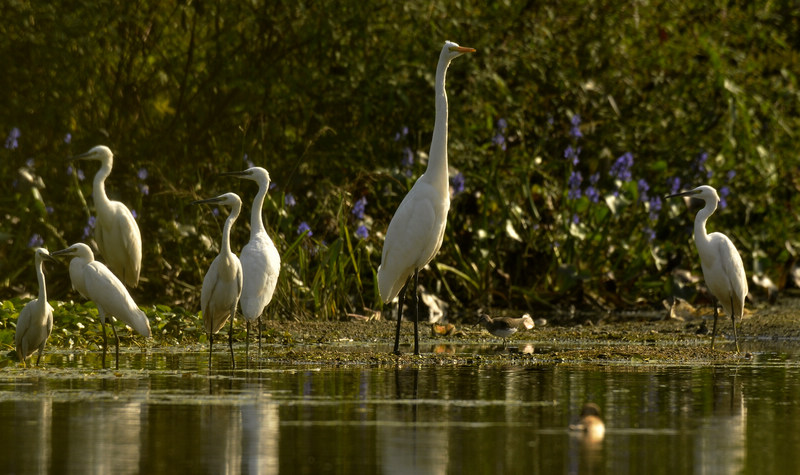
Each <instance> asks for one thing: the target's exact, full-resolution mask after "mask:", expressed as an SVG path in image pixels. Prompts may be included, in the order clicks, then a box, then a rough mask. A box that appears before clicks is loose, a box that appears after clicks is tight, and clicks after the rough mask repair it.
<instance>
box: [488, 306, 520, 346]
mask: <svg viewBox="0 0 800 475" xmlns="http://www.w3.org/2000/svg"><path fill="white" fill-rule="evenodd" d="M478 324H481V325H483V327H484V328H486V330H487V331H488V332H489V333H491V334H492V335H494V336H499V337H500V338H502V339H503V346H506V338H508V337H510V336H511V335H513V334H514V333H517V330H519V329H521V328H524V329H526V330H530V329H532V328H533V327H534V323H533V319H532V318H531V316H530V315H528V314H527V313H526V314H525V315H523V316H521V317H517V318H514V317H494V318H492V317H490V316H489V315H486V314H485V313H484V314H482V315H481V316H480V319H479V320H478Z"/></svg>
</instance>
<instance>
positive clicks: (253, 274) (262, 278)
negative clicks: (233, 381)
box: [222, 167, 281, 354]
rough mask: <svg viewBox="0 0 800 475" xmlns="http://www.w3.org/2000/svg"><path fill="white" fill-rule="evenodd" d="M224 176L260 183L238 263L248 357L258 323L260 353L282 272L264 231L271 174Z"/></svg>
mask: <svg viewBox="0 0 800 475" xmlns="http://www.w3.org/2000/svg"><path fill="white" fill-rule="evenodd" d="M222 175H227V176H235V177H237V178H241V179H243V180H252V181H254V182H256V183H258V193H257V194H256V197H255V198H254V199H253V208H252V210H251V211H250V241H249V242H248V243H247V244H245V246H244V247H243V248H242V252H241V253H240V254H239V261H240V262H241V263H242V273H243V275H244V287H242V296H241V298H240V299H239V305H240V307H241V308H242V315H244V319H245V321H246V322H247V343H246V345H245V354H247V353H248V352H249V346H250V322H253V321H258V348H259V349H261V314H262V313H263V312H264V308H265V307H266V306H267V305H269V303H270V301H271V300H272V295H273V294H274V293H275V286H276V285H277V283H278V274H280V271H281V256H280V254H278V248H276V247H275V243H273V242H272V239H270V237H269V234H267V230H266V229H265V228H264V220H263V219H262V217H261V211H262V209H263V206H264V198H265V197H266V196H267V191H269V184H270V177H269V172H267V171H266V170H265V169H263V168H261V167H250V168H248V169H247V170H244V171H240V172H227V173H222Z"/></svg>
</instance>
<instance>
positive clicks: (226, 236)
mask: <svg viewBox="0 0 800 475" xmlns="http://www.w3.org/2000/svg"><path fill="white" fill-rule="evenodd" d="M241 210H242V205H241V204H236V205H234V206H233V207H232V208H231V214H229V215H228V219H226V220H225V227H223V228H222V249H220V253H221V254H223V253H224V254H230V253H231V227H232V226H233V223H235V222H236V218H238V217H239V212H240V211H241Z"/></svg>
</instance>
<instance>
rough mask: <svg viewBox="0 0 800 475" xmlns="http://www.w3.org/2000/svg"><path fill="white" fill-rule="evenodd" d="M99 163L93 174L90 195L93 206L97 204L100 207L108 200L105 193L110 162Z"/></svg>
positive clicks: (109, 172)
mask: <svg viewBox="0 0 800 475" xmlns="http://www.w3.org/2000/svg"><path fill="white" fill-rule="evenodd" d="M100 163H101V166H100V170H97V173H95V174H94V181H93V182H92V190H93V191H92V195H93V198H94V206H95V208H97V207H98V206H100V207H102V206H104V205H106V204H107V203H108V202H109V200H108V196H107V195H106V178H108V175H110V174H111V162H110V161H102V162H100Z"/></svg>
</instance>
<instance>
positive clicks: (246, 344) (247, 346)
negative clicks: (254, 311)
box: [244, 320, 250, 359]
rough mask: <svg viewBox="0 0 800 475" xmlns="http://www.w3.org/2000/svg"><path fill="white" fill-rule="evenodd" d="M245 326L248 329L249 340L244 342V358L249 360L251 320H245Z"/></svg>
mask: <svg viewBox="0 0 800 475" xmlns="http://www.w3.org/2000/svg"><path fill="white" fill-rule="evenodd" d="M244 325H245V326H246V327H247V338H245V340H244V357H245V359H247V357H248V356H250V320H245V321H244Z"/></svg>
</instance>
